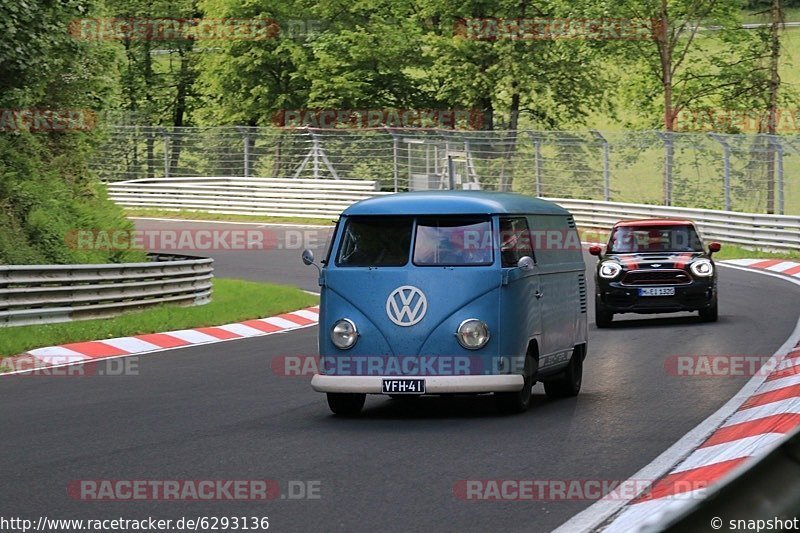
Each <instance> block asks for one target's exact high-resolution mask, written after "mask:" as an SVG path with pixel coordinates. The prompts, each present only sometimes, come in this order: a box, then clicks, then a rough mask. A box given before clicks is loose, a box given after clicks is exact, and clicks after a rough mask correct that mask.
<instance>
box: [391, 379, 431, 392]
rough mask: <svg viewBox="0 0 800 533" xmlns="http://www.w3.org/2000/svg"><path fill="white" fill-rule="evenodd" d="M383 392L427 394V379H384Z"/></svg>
mask: <svg viewBox="0 0 800 533" xmlns="http://www.w3.org/2000/svg"><path fill="white" fill-rule="evenodd" d="M383 394H425V380H424V379H384V380H383Z"/></svg>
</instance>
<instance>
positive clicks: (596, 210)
mask: <svg viewBox="0 0 800 533" xmlns="http://www.w3.org/2000/svg"><path fill="white" fill-rule="evenodd" d="M547 199H548V200H551V201H553V202H556V203H557V204H559V205H561V206H562V207H564V208H566V209H568V210H569V211H570V212H571V213H572V214H573V216H574V217H575V222H576V223H577V224H578V226H582V227H584V228H602V229H609V228H611V226H613V225H614V223H615V222H617V221H618V220H624V219H627V220H633V219H637V218H651V217H671V218H688V219H690V220H693V221H694V222H695V223H696V224H697V227H698V229H699V230H700V232H701V233H702V234H703V236H704V237H705V238H706V239H713V240H720V241H724V242H729V243H734V244H742V245H745V246H757V247H760V248H772V249H779V250H796V251H800V217H794V216H785V215H759V214H754V213H738V212H734V211H714V210H711V209H689V208H684V207H665V206H659V205H646V204H626V203H617V202H599V201H593V200H571V199H567V198H547Z"/></svg>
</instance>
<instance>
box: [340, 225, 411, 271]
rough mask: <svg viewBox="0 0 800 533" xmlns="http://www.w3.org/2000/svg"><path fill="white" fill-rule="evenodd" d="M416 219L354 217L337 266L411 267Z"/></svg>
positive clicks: (343, 238) (348, 227) (343, 240)
mask: <svg viewBox="0 0 800 533" xmlns="http://www.w3.org/2000/svg"><path fill="white" fill-rule="evenodd" d="M412 223H413V218H412V217H350V218H348V219H347V224H346V226H345V228H344V234H343V235H342V243H341V244H340V245H339V253H338V255H337V256H336V264H337V266H352V267H388V266H403V265H405V264H406V263H408V249H409V248H410V247H411V226H412Z"/></svg>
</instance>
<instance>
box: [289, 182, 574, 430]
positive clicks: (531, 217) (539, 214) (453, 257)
mask: <svg viewBox="0 0 800 533" xmlns="http://www.w3.org/2000/svg"><path fill="white" fill-rule="evenodd" d="M303 262H304V263H306V264H307V265H311V264H314V257H313V253H312V252H311V251H310V250H306V251H304V252H303ZM321 263H322V266H321V267H319V266H317V268H318V269H319V284H320V286H321V288H322V289H321V301H320V322H319V353H320V365H319V368H320V371H319V373H318V374H316V375H315V376H314V377H313V379H312V381H311V385H312V387H313V388H314V390H316V391H319V392H324V393H327V399H328V405H329V406H330V409H331V410H332V411H333V412H334V413H336V414H341V415H354V414H357V413H358V412H359V411H360V410H361V409H362V407H363V406H364V401H365V398H366V395H367V394H383V395H387V396H390V397H392V398H403V397H407V396H419V395H423V394H429V395H443V394H486V393H492V394H493V395H494V396H495V397H496V399H497V404H498V407H499V408H500V410H501V411H504V412H516V413H518V412H523V411H525V410H527V409H528V407H529V405H530V402H531V387H532V386H533V385H534V384H535V383H536V382H537V381H541V382H543V383H544V387H545V392H546V394H547V395H548V396H550V397H564V396H575V395H577V394H578V392H579V391H580V387H581V379H582V373H583V360H584V358H585V357H586V347H587V339H586V336H587V333H586V331H587V328H586V309H587V299H586V298H587V296H586V274H585V265H584V262H583V255H582V252H581V245H580V239H579V237H578V233H577V231H576V228H575V222H574V220H573V218H572V216H571V215H570V214H569V212H568V211H566V210H564V209H563V208H561V207H559V206H558V205H556V204H554V203H551V202H547V201H545V200H541V199H536V198H532V197H527V196H521V195H517V194H511V193H495V192H476V191H430V192H409V193H397V194H391V195H386V196H379V197H375V198H370V199H367V200H363V201H361V202H358V203H355V204H353V205H352V206H350V207H349V208H347V209H346V210H345V211H344V212H343V213H342V215H341V217H340V218H339V221H338V223H337V225H336V229H335V231H334V234H333V236H332V239H331V245H330V247H329V248H328V252H327V257H326V258H325V259H324V260H322V261H321Z"/></svg>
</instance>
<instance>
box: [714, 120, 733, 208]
mask: <svg viewBox="0 0 800 533" xmlns="http://www.w3.org/2000/svg"><path fill="white" fill-rule="evenodd" d="M708 136H709V137H711V138H712V139H714V140H715V141H717V142H718V143H720V144H721V145H722V159H723V163H724V165H725V174H723V175H722V188H723V192H724V194H725V211H730V210H731V147H730V145H729V144H728V142H727V141H726V140H725V139H723V138H722V137H721V136H719V135H717V134H716V133H709V134H708Z"/></svg>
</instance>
